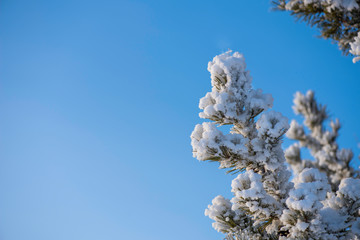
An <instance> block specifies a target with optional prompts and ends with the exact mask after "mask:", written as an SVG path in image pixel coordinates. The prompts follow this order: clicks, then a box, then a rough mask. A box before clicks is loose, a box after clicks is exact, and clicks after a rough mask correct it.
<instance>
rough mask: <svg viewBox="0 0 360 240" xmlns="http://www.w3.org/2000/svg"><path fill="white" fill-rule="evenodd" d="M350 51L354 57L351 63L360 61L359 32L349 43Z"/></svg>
mask: <svg viewBox="0 0 360 240" xmlns="http://www.w3.org/2000/svg"><path fill="white" fill-rule="evenodd" d="M350 47H351V49H350V53H351V54H353V55H354V56H355V57H354V58H353V63H356V62H357V61H360V32H358V35H357V36H356V37H355V38H354V41H353V42H351V43H350Z"/></svg>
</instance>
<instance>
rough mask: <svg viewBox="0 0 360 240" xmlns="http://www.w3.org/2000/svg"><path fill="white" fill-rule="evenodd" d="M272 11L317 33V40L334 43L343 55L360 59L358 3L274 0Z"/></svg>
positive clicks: (338, 0)
mask: <svg viewBox="0 0 360 240" xmlns="http://www.w3.org/2000/svg"><path fill="white" fill-rule="evenodd" d="M273 3H274V4H275V7H276V9H279V10H283V11H289V12H290V13H291V15H294V16H295V17H296V18H297V19H300V20H302V21H304V22H306V23H308V24H309V25H311V26H316V27H317V28H319V29H320V31H321V37H323V38H325V39H331V40H333V41H334V42H336V43H337V44H338V45H339V47H340V49H341V50H342V51H343V53H345V54H348V53H351V54H353V55H354V59H353V62H354V63H355V62H356V61H359V59H360V57H359V55H360V43H359V41H360V40H359V38H360V35H359V34H360V0H274V1H273Z"/></svg>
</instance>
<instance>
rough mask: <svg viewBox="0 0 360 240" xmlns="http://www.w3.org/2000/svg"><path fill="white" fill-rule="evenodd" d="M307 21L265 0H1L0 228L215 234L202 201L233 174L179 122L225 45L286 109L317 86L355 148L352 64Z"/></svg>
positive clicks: (97, 234) (356, 74)
mask: <svg viewBox="0 0 360 240" xmlns="http://www.w3.org/2000/svg"><path fill="white" fill-rule="evenodd" d="M317 34H318V33H317V31H316V30H315V29H311V28H309V27H308V26H306V25H305V24H304V23H295V22H294V19H293V18H292V17H291V16H289V14H288V13H282V12H272V11H270V0H257V1H244V0H236V1H188V0H183V1H165V0H158V1H150V0H149V1H123V0H121V1H115V0H113V1H111V0H103V1H94V0H87V1H85V0H71V1H70V0H62V1H49V0H46V1H45V0H44V1H36V0H34V1H20V0H13V1H10V0H4V1H2V2H1V4H0V112H1V118H0V192H1V197H0V239H2V240H24V239H26V240H49V239H51V240H82V239H84V240H99V239H101V240H115V239H116V240H119V239H120V240H125V239H131V240H143V239H147V240H168V239H172V240H184V239H194V240H195V239H209V240H212V239H214V240H215V239H222V234H218V233H217V232H216V231H215V230H213V229H212V228H211V220H210V219H208V218H207V217H205V216H204V214H203V213H204V209H205V208H206V206H207V205H208V204H209V203H210V202H211V200H212V199H213V197H215V196H216V195H218V194H222V195H224V196H227V197H230V196H231V194H230V182H231V180H232V178H233V176H227V175H225V171H223V170H218V169H217V165H216V164H210V163H203V162H198V161H197V160H195V159H193V158H192V153H191V146H190V138H189V135H190V133H191V131H192V130H193V128H194V125H195V124H197V123H200V122H201V121H202V120H201V119H199V118H198V112H199V109H198V108H197V106H198V101H199V98H201V97H202V96H204V95H205V93H206V92H207V91H210V78H209V73H208V72H207V70H206V68H207V63H208V61H210V60H211V59H212V58H213V57H214V56H215V55H217V54H220V53H222V52H224V51H226V50H227V49H229V48H230V49H233V50H236V51H240V52H242V53H244V55H245V58H246V60H247V64H248V68H249V69H250V70H251V73H252V76H253V78H254V81H253V82H254V85H255V87H257V88H262V89H263V90H264V92H267V93H271V94H272V95H273V97H274V99H275V104H274V109H275V110H277V111H280V112H282V113H283V114H284V115H286V116H288V117H289V118H293V117H294V114H293V113H292V110H291V105H292V97H293V94H294V93H295V92H296V91H297V90H300V91H303V92H304V91H306V90H308V89H313V90H315V92H316V96H317V99H319V101H320V102H322V103H325V104H327V105H328V107H329V109H330V113H331V114H332V116H334V117H339V118H340V121H341V122H342V123H343V128H342V129H341V136H340V144H341V146H342V147H347V148H352V149H354V150H355V153H356V154H359V149H357V143H358V142H359V141H360V126H359V117H360V113H359V109H360V101H359V100H360V97H359V90H360V64H359V63H358V64H353V63H352V61H351V57H345V56H342V55H341V53H340V51H339V50H338V49H337V46H336V45H333V44H331V42H330V41H326V40H323V39H318V38H316V35H317ZM289 143H290V142H288V141H286V142H285V143H284V145H289Z"/></svg>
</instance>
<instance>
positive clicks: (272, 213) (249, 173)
mask: <svg viewBox="0 0 360 240" xmlns="http://www.w3.org/2000/svg"><path fill="white" fill-rule="evenodd" d="M306 3H309V4H310V3H313V4H314V3H321V1H311V0H308V1H306ZM342 4H343V5H341V6H340V5H339V6H340V7H347V8H349V7H351V6H350V5H349V4H350V2H346V3H345V2H342ZM346 4H348V5H346ZM208 70H209V71H210V73H211V84H212V91H211V92H209V93H207V94H206V95H205V97H204V98H202V99H201V100H200V104H199V106H200V109H202V110H203V111H202V112H201V113H200V116H201V117H203V118H206V119H209V120H211V121H212V122H204V123H202V124H198V125H196V126H195V129H194V131H193V132H192V134H191V145H192V148H193V156H194V157H195V158H197V159H198V160H200V161H205V160H209V161H213V162H218V163H219V166H220V168H227V169H228V173H232V174H237V175H236V177H235V178H234V180H233V181H232V184H231V192H232V193H233V197H232V198H231V200H229V199H225V198H224V197H222V196H217V197H215V198H214V199H213V201H212V204H211V205H209V206H208V208H207V209H206V210H205V215H206V216H208V217H209V218H211V219H212V220H213V221H214V222H213V228H214V229H215V230H217V231H219V232H222V233H224V234H226V239H227V240H240V239H241V240H245V239H246V240H247V239H253V240H259V239H279V240H285V239H291V240H293V239H314V240H315V239H316V240H317V239H326V240H337V239H341V240H347V239H358V240H360V219H359V218H360V215H359V213H360V179H358V178H359V176H360V172H359V171H358V170H355V169H353V168H352V167H351V166H350V161H351V159H352V157H353V153H352V151H351V150H349V149H342V148H340V147H339V146H338V145H337V142H336V141H337V137H338V135H339V133H338V131H339V129H340V123H339V121H338V120H337V119H336V120H333V121H330V124H329V126H328V127H325V125H324V123H325V122H326V120H328V114H327V110H326V107H325V106H323V105H321V104H318V103H317V102H316V100H315V96H314V93H313V92H312V91H308V92H307V93H306V94H302V93H299V92H298V93H296V94H295V98H294V107H293V109H294V111H295V113H296V114H299V115H301V116H302V117H303V118H304V122H303V124H300V123H298V122H296V121H294V120H293V121H291V123H290V125H289V123H288V119H287V118H286V117H284V116H283V115H282V114H281V113H278V112H275V111H272V110H269V108H271V106H272V102H273V99H272V97H271V95H269V94H263V93H262V90H261V89H253V87H252V85H251V82H252V79H251V77H250V74H249V72H248V71H247V70H246V64H245V59H244V57H243V55H241V54H239V53H237V52H235V53H232V52H230V51H229V52H226V53H224V54H221V55H219V56H216V57H215V58H214V59H213V61H212V62H210V63H209V67H208ZM220 125H231V131H230V132H228V133H226V132H223V131H220V130H219V128H218V127H219V126H220ZM305 127H306V128H307V129H306V130H305ZM285 134H286V136H287V137H288V138H290V139H293V140H295V143H294V144H292V145H291V146H290V147H289V148H288V149H286V150H285V151H283V149H282V147H281V143H282V141H281V139H282V137H283V136H284V135H285ZM302 148H307V149H309V150H310V154H311V156H312V157H313V159H308V160H307V159H302V156H301V149H302ZM285 161H287V163H288V165H289V167H288V166H287V165H286V164H285ZM287 169H291V170H292V171H293V180H292V182H290V181H289V179H290V176H291V173H290V172H289V171H288V170H287Z"/></svg>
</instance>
